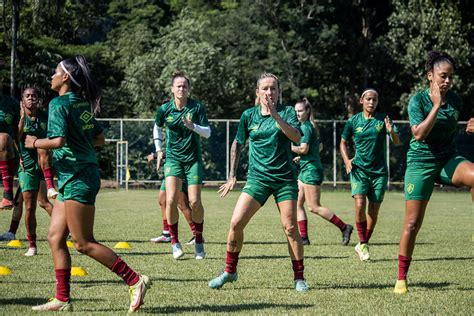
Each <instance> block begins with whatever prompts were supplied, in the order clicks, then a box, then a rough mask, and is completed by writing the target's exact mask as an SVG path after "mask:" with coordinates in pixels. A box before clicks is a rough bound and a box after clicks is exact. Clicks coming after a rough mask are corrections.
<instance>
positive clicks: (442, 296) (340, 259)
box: [0, 190, 474, 315]
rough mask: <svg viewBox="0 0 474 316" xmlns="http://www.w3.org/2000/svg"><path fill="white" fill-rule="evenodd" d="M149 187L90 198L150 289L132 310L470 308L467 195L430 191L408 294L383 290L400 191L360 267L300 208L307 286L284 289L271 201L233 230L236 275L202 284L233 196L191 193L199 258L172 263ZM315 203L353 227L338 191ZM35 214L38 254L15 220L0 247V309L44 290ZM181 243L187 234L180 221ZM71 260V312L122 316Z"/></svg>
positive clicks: (97, 280) (5, 215)
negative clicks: (11, 242) (196, 201)
mask: <svg viewBox="0 0 474 316" xmlns="http://www.w3.org/2000/svg"><path fill="white" fill-rule="evenodd" d="M156 193H157V192H156V191H152V190H148V191H129V192H124V191H120V192H116V191H103V192H102V193H101V194H100V195H99V197H98V201H97V208H98V209H97V215H96V221H95V235H96V238H97V239H98V240H100V241H101V242H103V243H104V244H105V245H107V246H110V247H112V246H114V244H115V243H116V242H118V241H128V242H129V243H130V244H131V246H132V249H130V250H121V251H119V252H120V255H121V256H122V257H123V258H124V260H125V261H126V262H127V263H128V264H129V265H130V266H132V267H133V268H135V269H136V270H137V271H139V272H141V273H143V274H147V275H149V276H150V277H151V278H152V280H153V282H154V285H153V287H152V288H151V290H150V291H149V292H148V294H147V296H146V304H145V305H144V306H143V308H142V310H141V312H142V313H154V314H157V313H159V314H177V313H186V314H191V313H193V314H195V313H201V314H213V313H236V314H237V313H239V314H249V313H251V314H274V313H277V314H290V313H291V314H294V313H296V314H343V313H344V314H346V313H351V314H353V313H355V314H390V315H396V314H413V313H416V314H451V315H459V314H464V315H466V314H472V312H473V310H474V309H473V307H474V306H473V305H474V303H473V302H474V300H473V298H474V297H473V280H474V278H473V258H474V256H473V241H472V233H473V232H472V227H473V226H472V224H473V221H472V203H471V201H470V195H469V194H468V193H465V192H464V193H442V192H435V194H434V195H433V198H432V200H431V202H430V205H429V206H428V210H427V214H426V218H425V222H424V224H423V227H422V229H421V232H420V233H419V236H418V243H417V247H416V249H415V253H414V261H413V262H412V266H411V269H410V275H409V285H410V293H409V294H408V295H405V296H396V295H394V294H393V293H392V289H393V285H394V283H395V279H396V274H397V260H396V259H397V254H398V240H399V234H400V231H401V227H402V219H403V214H404V201H403V196H402V194H401V193H397V192H389V193H387V195H386V198H385V202H384V204H383V205H382V208H381V212H380V216H379V223H378V226H377V228H376V230H375V233H374V235H373V237H372V240H371V254H372V258H373V260H372V261H371V262H370V263H362V262H360V261H359V260H358V258H357V257H356V254H355V252H354V244H355V242H356V241H357V240H358V238H357V233H356V232H355V231H354V234H353V238H352V241H351V244H350V246H348V247H343V246H341V245H340V239H341V236H340V233H339V231H338V230H337V229H336V228H335V227H334V226H333V225H332V224H330V223H327V222H325V221H324V220H323V219H321V218H319V217H317V216H314V215H309V216H310V217H309V232H310V236H309V237H310V239H311V245H310V246H307V247H306V248H305V267H306V269H305V276H306V278H307V280H308V282H309V284H310V286H311V290H310V292H308V293H303V294H301V293H296V292H295V291H294V290H293V282H292V270H291V262H290V259H289V257H288V252H287V246H286V242H285V238H284V234H283V232H282V229H281V226H280V224H279V219H278V215H277V211H276V208H275V204H274V202H273V200H269V201H268V203H267V205H265V206H264V207H263V208H262V209H261V210H260V211H259V212H258V213H257V215H256V216H255V217H254V218H253V220H252V221H251V222H250V224H249V225H248V227H247V229H246V231H245V244H244V248H243V251H242V253H241V257H240V261H239V280H238V281H237V282H235V283H232V284H227V285H226V286H224V288H222V289H221V290H211V289H209V288H208V287H207V282H208V281H209V280H210V279H211V278H213V277H214V276H216V275H217V273H218V272H219V271H220V270H221V269H222V268H223V267H224V260H225V240H226V236H227V230H228V226H229V221H230V217H231V214H232V210H233V207H234V204H235V201H236V199H237V197H238V193H237V192H233V193H232V194H230V196H229V197H227V198H225V199H220V198H218V196H217V194H216V193H215V192H214V191H205V192H203V201H204V206H205V209H206V219H205V232H204V235H205V239H206V253H207V257H206V259H205V260H202V261H196V260H195V259H194V257H193V255H192V254H193V248H190V247H185V252H186V255H185V257H184V260H180V261H175V260H173V259H172V257H171V254H170V246H169V245H163V244H160V245H157V244H152V243H150V242H148V240H149V238H151V237H154V236H156V235H157V234H158V233H160V232H161V215H160V213H159V211H158V206H157V203H156ZM322 203H323V204H324V205H326V206H328V207H330V208H331V209H332V210H334V211H335V212H336V213H337V214H338V215H339V217H341V218H342V219H343V220H345V221H347V222H349V223H354V214H353V211H352V210H353V201H352V199H351V197H350V194H349V193H348V192H323V199H322ZM45 214H46V213H45V212H43V211H42V210H40V209H39V210H38V222H39V223H38V238H39V240H40V241H39V251H40V252H39V255H38V256H36V257H32V258H27V257H24V256H23V253H24V252H25V251H26V241H25V240H24V239H25V229H24V226H23V223H22V224H21V227H20V229H19V231H18V236H19V237H20V238H22V239H23V241H24V243H23V244H24V247H23V248H21V249H15V248H9V247H7V246H6V243H4V242H3V243H0V266H2V265H3V266H4V265H6V266H9V267H10V268H11V269H12V270H13V274H12V275H10V276H0V293H2V294H1V297H0V314H8V315H11V314H14V313H17V314H26V313H30V312H29V311H30V308H31V306H32V305H35V304H38V303H42V302H44V301H45V299H46V298H48V297H52V296H53V294H54V270H53V262H52V259H51V256H50V252H49V249H48V245H47V242H46V241H45V238H46V232H47V226H48V217H47V216H46V215H45ZM10 215H11V212H2V213H0V224H1V225H0V231H1V232H3V231H5V230H6V229H8V226H9V223H10ZM180 236H181V240H182V241H183V242H184V241H186V240H187V239H188V238H189V237H190V232H189V229H188V227H187V225H186V223H185V221H184V219H182V220H181V222H180ZM72 260H73V266H81V267H83V268H85V269H86V270H87V272H88V273H89V275H88V276H86V277H73V280H72V287H71V289H72V297H73V300H74V309H75V312H82V313H88V314H94V315H96V314H118V313H120V314H124V313H125V312H126V310H127V308H128V295H127V293H128V292H127V287H126V286H125V285H124V284H123V282H122V281H121V280H120V279H119V278H118V277H117V276H116V275H115V274H113V273H111V272H110V271H108V270H107V269H106V268H104V267H103V266H101V265H100V264H98V263H96V262H95V261H93V260H92V259H90V258H88V257H86V256H84V255H80V254H78V253H77V252H76V251H75V250H72Z"/></svg>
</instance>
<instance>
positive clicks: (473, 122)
mask: <svg viewBox="0 0 474 316" xmlns="http://www.w3.org/2000/svg"><path fill="white" fill-rule="evenodd" d="M466 133H469V134H474V117H471V118H470V119H469V121H467V126H466Z"/></svg>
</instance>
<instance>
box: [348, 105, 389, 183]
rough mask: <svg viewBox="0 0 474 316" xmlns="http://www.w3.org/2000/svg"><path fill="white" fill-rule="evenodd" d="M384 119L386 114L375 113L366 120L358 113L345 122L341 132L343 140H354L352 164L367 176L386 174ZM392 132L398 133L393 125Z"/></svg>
mask: <svg viewBox="0 0 474 316" xmlns="http://www.w3.org/2000/svg"><path fill="white" fill-rule="evenodd" d="M385 117H386V114H384V113H379V112H377V113H375V115H374V117H372V118H366V117H365V116H364V113H363V112H360V113H357V114H356V115H354V116H352V117H351V118H350V119H349V120H348V121H347V122H346V125H345V126H344V130H343V131H342V136H341V137H342V138H343V139H344V140H346V141H347V140H349V139H350V138H351V137H353V138H354V145H355V156H354V160H352V164H353V165H356V166H357V167H359V168H361V169H362V170H364V171H365V172H367V173H369V174H374V175H385V174H387V162H386V149H387V145H386V141H385V135H386V134H389V132H388V130H387V129H386V127H385V122H384V119H385ZM393 130H394V132H396V133H397V132H398V130H397V127H396V126H395V124H394V125H393Z"/></svg>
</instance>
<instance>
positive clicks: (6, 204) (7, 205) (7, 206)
mask: <svg viewBox="0 0 474 316" xmlns="http://www.w3.org/2000/svg"><path fill="white" fill-rule="evenodd" d="M13 206H14V204H13V201H12V200H9V199H6V198H3V199H2V204H1V205H0V209H1V210H11V209H12V208H13Z"/></svg>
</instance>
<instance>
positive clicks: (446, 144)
mask: <svg viewBox="0 0 474 316" xmlns="http://www.w3.org/2000/svg"><path fill="white" fill-rule="evenodd" d="M432 108H433V103H432V102H431V98H430V95H429V89H426V90H424V91H421V92H419V93H417V94H416V95H414V96H413V97H412V98H411V99H410V102H409V104H408V118H409V120H410V126H413V125H418V124H420V123H421V122H423V121H424V120H425V118H426V117H427V116H428V114H429V113H430V111H431V109H432ZM461 109H462V99H461V97H459V96H458V95H457V94H456V93H455V92H452V91H448V93H447V94H446V103H445V104H444V105H443V106H441V108H440V109H439V111H438V115H437V116H436V122H435V124H434V126H433V129H432V130H431V132H430V134H429V135H428V136H427V137H426V138H425V139H424V140H422V141H417V140H416V139H415V137H413V136H412V138H411V140H410V148H409V149H408V153H407V162H411V161H424V162H435V161H437V160H439V159H449V158H450V157H451V156H452V155H453V154H454V153H455V138H456V131H457V125H458V124H457V123H458V116H459V112H460V111H461Z"/></svg>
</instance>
